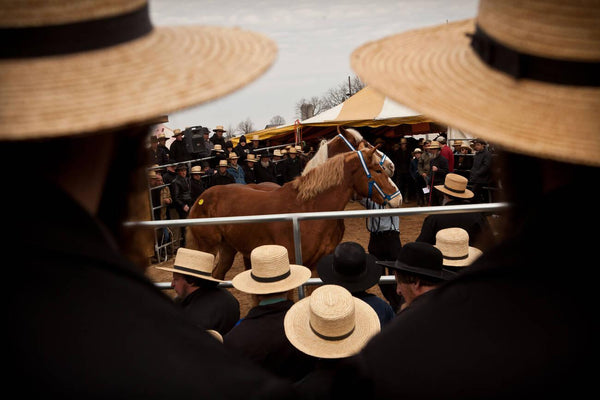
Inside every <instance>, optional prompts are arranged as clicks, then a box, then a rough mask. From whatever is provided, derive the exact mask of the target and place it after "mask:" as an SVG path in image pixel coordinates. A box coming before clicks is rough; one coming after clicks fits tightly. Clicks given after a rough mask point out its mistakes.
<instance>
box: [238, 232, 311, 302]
mask: <svg viewBox="0 0 600 400" xmlns="http://www.w3.org/2000/svg"><path fill="white" fill-rule="evenodd" d="M250 264H251V265H252V269H250V270H248V271H244V272H241V273H239V274H238V275H236V276H235V277H234V278H233V279H232V281H231V283H232V284H233V287H234V288H236V289H238V290H241V291H242V292H245V293H252V294H268V293H278V292H285V291H288V290H291V289H294V288H297V287H298V286H300V285H302V284H303V283H304V282H306V281H307V280H308V279H309V278H310V275H311V272H310V269H308V268H306V267H304V266H302V265H295V264H290V261H289V258H288V251H287V249H286V248H285V247H283V246H279V245H275V244H268V245H263V246H258V247H257V248H255V249H254V250H252V252H251V253H250Z"/></svg>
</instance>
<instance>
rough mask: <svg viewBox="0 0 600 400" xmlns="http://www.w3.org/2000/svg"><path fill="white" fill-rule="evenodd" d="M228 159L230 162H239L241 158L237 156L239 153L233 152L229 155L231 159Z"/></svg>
mask: <svg viewBox="0 0 600 400" xmlns="http://www.w3.org/2000/svg"><path fill="white" fill-rule="evenodd" d="M228 158H229V159H230V160H237V159H238V158H240V157H239V156H238V155H237V153H235V152H233V151H232V152H231V153H229V157H228Z"/></svg>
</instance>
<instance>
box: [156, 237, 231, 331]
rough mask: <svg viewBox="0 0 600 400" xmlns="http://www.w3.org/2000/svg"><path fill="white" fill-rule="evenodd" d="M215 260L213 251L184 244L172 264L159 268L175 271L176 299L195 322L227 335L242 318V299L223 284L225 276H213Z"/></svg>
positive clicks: (204, 327)
mask: <svg viewBox="0 0 600 400" xmlns="http://www.w3.org/2000/svg"><path fill="white" fill-rule="evenodd" d="M214 264H215V257H214V256H213V255H212V254H210V253H204V252H201V251H197V250H192V249H186V248H183V247H181V248H179V249H178V250H177V255H176V256H175V263H174V265H173V267H172V268H170V267H162V266H157V267H156V268H158V269H161V270H164V271H171V272H173V280H172V282H171V287H172V288H173V289H174V290H175V293H177V297H176V298H175V302H176V303H178V304H179V305H180V306H181V307H182V308H183V312H184V314H185V315H186V316H187V317H188V318H189V319H190V320H191V321H192V322H193V323H195V324H196V325H198V326H199V327H200V328H202V329H212V330H215V331H217V332H219V333H220V334H221V335H225V334H226V333H227V332H229V331H230V330H231V328H233V326H234V325H235V324H236V323H237V322H238V320H239V318H240V303H239V302H238V300H237V299H236V298H235V296H234V295H232V294H231V293H230V292H229V291H228V290H227V289H224V288H221V287H219V282H222V281H221V280H219V279H215V278H213V277H212V271H213V267H214Z"/></svg>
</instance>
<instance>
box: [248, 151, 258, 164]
mask: <svg viewBox="0 0 600 400" xmlns="http://www.w3.org/2000/svg"><path fill="white" fill-rule="evenodd" d="M246 161H250V162H253V163H255V162H258V158H256V156H255V155H254V154H252V153H250V154H248V156H246Z"/></svg>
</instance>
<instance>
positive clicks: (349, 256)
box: [317, 242, 395, 327]
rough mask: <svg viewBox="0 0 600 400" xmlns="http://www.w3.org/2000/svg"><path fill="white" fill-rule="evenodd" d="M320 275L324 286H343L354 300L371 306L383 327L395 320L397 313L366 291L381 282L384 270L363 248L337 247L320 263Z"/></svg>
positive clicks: (349, 243)
mask: <svg viewBox="0 0 600 400" xmlns="http://www.w3.org/2000/svg"><path fill="white" fill-rule="evenodd" d="M317 272H318V273H319V278H321V280H322V281H323V282H324V283H325V284H332V285H339V286H342V287H344V288H345V289H347V290H348V291H349V292H350V293H352V296H354V297H356V298H358V299H361V300H363V301H364V302H365V303H367V304H369V305H370V306H371V307H372V308H373V309H374V310H375V312H376V313H377V316H378V317H379V322H380V324H381V326H382V327H383V326H384V325H385V324H387V323H388V322H390V321H391V320H392V319H393V318H394V316H395V313H394V309H393V308H392V307H391V306H390V305H389V304H388V303H387V302H386V301H385V300H383V299H382V298H380V297H379V296H376V295H374V294H372V293H367V289H369V288H371V287H373V286H375V285H377V283H378V282H379V278H380V277H381V274H382V273H383V268H382V267H381V266H380V265H377V258H376V257H375V256H373V255H371V254H367V253H366V252H365V249H364V248H363V247H362V246H361V245H360V244H358V243H356V242H344V243H340V244H338V245H337V246H336V248H335V250H334V251H333V253H332V254H328V255H326V256H324V257H322V258H321V259H320V260H319V262H318V263H317Z"/></svg>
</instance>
